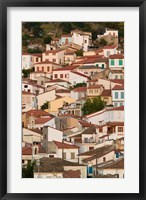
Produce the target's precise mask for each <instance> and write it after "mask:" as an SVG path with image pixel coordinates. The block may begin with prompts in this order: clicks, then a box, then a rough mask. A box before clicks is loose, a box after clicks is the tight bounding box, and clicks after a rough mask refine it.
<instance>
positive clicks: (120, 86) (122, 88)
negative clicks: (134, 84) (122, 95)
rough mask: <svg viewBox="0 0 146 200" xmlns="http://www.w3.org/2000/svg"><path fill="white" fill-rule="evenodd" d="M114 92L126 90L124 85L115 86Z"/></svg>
mask: <svg viewBox="0 0 146 200" xmlns="http://www.w3.org/2000/svg"><path fill="white" fill-rule="evenodd" d="M112 90H124V85H115V86H114V87H113V88H112Z"/></svg>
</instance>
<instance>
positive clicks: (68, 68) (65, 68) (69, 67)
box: [53, 65, 79, 71]
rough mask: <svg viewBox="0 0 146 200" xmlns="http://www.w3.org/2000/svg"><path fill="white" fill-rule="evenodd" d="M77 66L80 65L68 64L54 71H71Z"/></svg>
mask: <svg viewBox="0 0 146 200" xmlns="http://www.w3.org/2000/svg"><path fill="white" fill-rule="evenodd" d="M77 67H79V66H73V65H69V66H66V67H62V68H59V69H54V70H53V71H65V70H69V71H71V70H73V69H75V68H77Z"/></svg>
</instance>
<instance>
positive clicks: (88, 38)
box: [71, 30, 92, 51]
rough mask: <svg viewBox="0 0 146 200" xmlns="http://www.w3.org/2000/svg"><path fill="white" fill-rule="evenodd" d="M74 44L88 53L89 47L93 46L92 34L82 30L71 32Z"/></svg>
mask: <svg viewBox="0 0 146 200" xmlns="http://www.w3.org/2000/svg"><path fill="white" fill-rule="evenodd" d="M71 35H72V39H73V43H75V44H78V45H80V46H81V47H82V48H83V51H88V46H90V45H91V44H92V33H91V32H83V31H80V30H73V31H71Z"/></svg>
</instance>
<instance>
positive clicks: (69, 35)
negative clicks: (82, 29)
mask: <svg viewBox="0 0 146 200" xmlns="http://www.w3.org/2000/svg"><path fill="white" fill-rule="evenodd" d="M61 37H72V35H71V34H62V36H61Z"/></svg>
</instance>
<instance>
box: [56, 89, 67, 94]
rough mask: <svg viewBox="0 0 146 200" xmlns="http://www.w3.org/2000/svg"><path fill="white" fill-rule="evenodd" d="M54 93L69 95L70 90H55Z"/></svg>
mask: <svg viewBox="0 0 146 200" xmlns="http://www.w3.org/2000/svg"><path fill="white" fill-rule="evenodd" d="M56 93H70V90H65V89H58V90H56Z"/></svg>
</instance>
